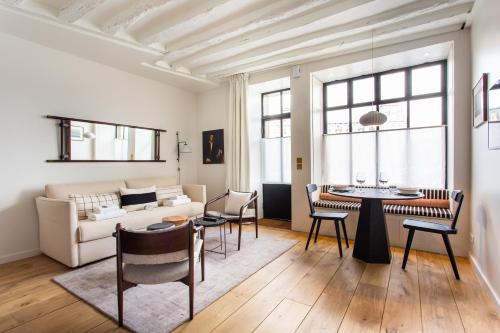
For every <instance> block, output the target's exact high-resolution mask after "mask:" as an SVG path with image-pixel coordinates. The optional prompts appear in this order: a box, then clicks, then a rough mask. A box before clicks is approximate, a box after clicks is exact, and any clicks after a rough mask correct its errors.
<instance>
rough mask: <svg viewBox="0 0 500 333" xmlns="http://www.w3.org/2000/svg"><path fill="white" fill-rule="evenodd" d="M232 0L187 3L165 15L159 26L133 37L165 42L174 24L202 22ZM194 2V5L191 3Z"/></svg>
mask: <svg viewBox="0 0 500 333" xmlns="http://www.w3.org/2000/svg"><path fill="white" fill-rule="evenodd" d="M230 1H232V0H203V1H196V0H195V1H194V2H193V3H188V6H189V7H188V8H186V9H185V10H179V12H176V13H175V15H171V16H169V17H165V18H164V19H162V24H161V26H160V27H159V28H157V29H155V30H152V31H146V32H143V33H139V34H138V35H136V36H135V38H136V39H137V40H138V41H139V42H141V43H143V44H146V45H149V44H153V43H160V44H161V43H165V41H166V40H168V39H169V38H170V36H169V35H170V32H171V31H172V29H174V28H175V27H176V26H179V25H181V24H185V22H186V21H189V20H192V21H193V22H197V21H198V22H202V21H203V20H204V18H205V17H210V15H213V13H214V12H216V11H217V10H218V8H220V7H221V6H224V5H225V4H226V3H228V2H230ZM193 4H195V5H193Z"/></svg>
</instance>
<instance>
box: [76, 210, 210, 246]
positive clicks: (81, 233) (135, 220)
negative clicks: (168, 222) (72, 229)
mask: <svg viewBox="0 0 500 333" xmlns="http://www.w3.org/2000/svg"><path fill="white" fill-rule="evenodd" d="M203 209H204V205H203V204H202V203H201V202H191V203H190V204H186V205H182V206H176V207H158V208H155V209H153V210H140V211H135V212H130V213H128V214H127V215H125V216H122V217H117V218H113V219H109V220H103V221H90V220H81V221H79V222H78V240H79V242H88V241H91V240H95V239H101V238H106V237H110V236H111V235H112V234H113V232H115V228H116V224H117V223H121V224H122V226H123V227H125V228H131V229H144V228H146V227H147V226H148V225H150V224H153V223H159V222H161V219H162V218H163V217H165V216H172V215H186V216H189V217H192V216H196V215H202V214H203Z"/></svg>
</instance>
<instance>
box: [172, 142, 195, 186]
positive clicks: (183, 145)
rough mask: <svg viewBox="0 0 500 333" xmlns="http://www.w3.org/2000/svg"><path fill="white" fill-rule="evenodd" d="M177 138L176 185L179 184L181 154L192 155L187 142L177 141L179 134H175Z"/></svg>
mask: <svg viewBox="0 0 500 333" xmlns="http://www.w3.org/2000/svg"><path fill="white" fill-rule="evenodd" d="M175 135H176V136H177V173H178V183H179V184H180V183H181V154H186V153H192V152H193V151H192V150H191V147H189V144H188V143H187V141H179V132H176V133H175Z"/></svg>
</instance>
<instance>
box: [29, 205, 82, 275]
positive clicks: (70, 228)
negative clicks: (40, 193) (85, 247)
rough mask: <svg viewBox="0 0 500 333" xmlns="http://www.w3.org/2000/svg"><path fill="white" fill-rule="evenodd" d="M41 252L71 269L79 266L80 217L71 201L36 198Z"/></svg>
mask: <svg viewBox="0 0 500 333" xmlns="http://www.w3.org/2000/svg"><path fill="white" fill-rule="evenodd" d="M36 207H37V211H38V221H39V237H40V250H41V251H42V252H43V253H45V254H46V255H48V256H49V257H51V258H54V259H55V260H57V261H59V262H62V263H63V264H65V265H67V266H69V267H76V266H78V241H77V231H78V216H77V211H76V203H75V202H74V201H71V200H57V199H48V198H45V197H38V198H36Z"/></svg>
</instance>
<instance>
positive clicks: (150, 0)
mask: <svg viewBox="0 0 500 333" xmlns="http://www.w3.org/2000/svg"><path fill="white" fill-rule="evenodd" d="M174 1H175V0H140V1H135V2H134V3H133V5H132V6H130V7H128V8H127V9H126V10H124V11H122V12H120V13H118V14H117V15H114V16H112V17H111V18H109V19H108V20H107V21H106V22H104V23H103V24H102V25H101V29H102V30H103V31H104V32H106V33H109V34H112V35H114V34H115V33H117V32H119V31H126V30H127V29H128V28H129V27H131V26H132V25H133V24H135V23H137V22H138V21H140V20H141V19H143V18H144V17H146V16H147V15H149V14H151V13H153V12H154V11H157V10H159V9H162V8H163V7H165V6H166V5H168V4H170V3H172V2H174Z"/></svg>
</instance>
